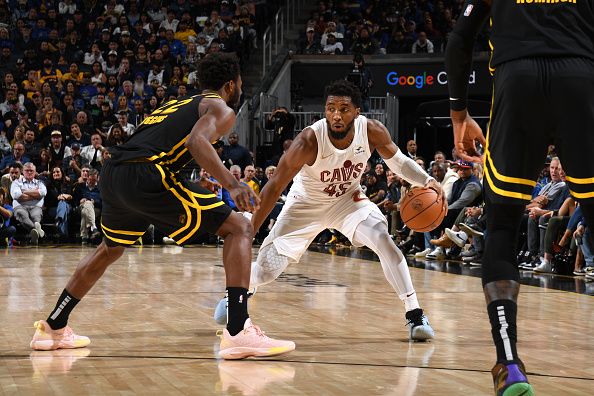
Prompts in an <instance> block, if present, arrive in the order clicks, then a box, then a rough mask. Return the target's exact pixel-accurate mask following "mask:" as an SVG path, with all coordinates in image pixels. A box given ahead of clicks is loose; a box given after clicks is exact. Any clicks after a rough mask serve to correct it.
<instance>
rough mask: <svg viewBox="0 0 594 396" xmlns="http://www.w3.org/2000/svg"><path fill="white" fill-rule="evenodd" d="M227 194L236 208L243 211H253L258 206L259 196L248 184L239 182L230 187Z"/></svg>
mask: <svg viewBox="0 0 594 396" xmlns="http://www.w3.org/2000/svg"><path fill="white" fill-rule="evenodd" d="M229 194H230V195H231V199H232V200H233V202H235V205H237V208H238V209H239V210H241V211H243V212H254V211H255V210H258V209H259V208H260V197H258V195H257V194H256V193H255V192H254V190H252V189H251V187H250V186H246V185H243V184H239V185H237V187H235V188H232V189H230V190H229Z"/></svg>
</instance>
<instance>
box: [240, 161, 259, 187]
mask: <svg viewBox="0 0 594 396" xmlns="http://www.w3.org/2000/svg"><path fill="white" fill-rule="evenodd" d="M241 181H242V182H244V183H245V184H247V185H248V186H250V188H251V189H252V190H254V191H255V192H256V194H260V180H258V179H256V168H255V167H254V165H248V166H246V167H245V169H244V170H243V179H241Z"/></svg>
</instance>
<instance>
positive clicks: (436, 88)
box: [291, 57, 491, 97]
mask: <svg viewBox="0 0 594 396" xmlns="http://www.w3.org/2000/svg"><path fill="white" fill-rule="evenodd" d="M380 62H382V61H378V62H374V63H371V62H369V63H367V67H369V69H371V73H372V74H373V80H374V86H373V88H372V89H371V92H370V96H384V95H386V93H390V94H393V95H396V96H400V97H406V96H409V97H412V96H434V97H438V96H447V95H448V87H447V74H446V72H445V66H444V63H443V58H435V59H427V60H426V61H421V62H419V61H411V62H410V63H404V62H400V61H399V62H390V61H389V60H385V63H380ZM351 66H352V64H351V63H346V62H344V61H343V62H333V61H332V58H330V57H329V58H328V59H327V62H324V63H318V62H307V61H305V60H304V61H295V62H294V63H293V65H292V71H291V82H292V83H294V84H298V85H300V87H301V88H302V91H301V94H302V95H303V96H304V97H319V96H321V95H322V91H321V87H324V86H325V85H327V84H328V83H329V82H330V81H333V80H336V79H338V78H345V77H346V76H347V75H348V74H349V73H350V72H351V71H352V67H351ZM469 77H470V78H469V83H470V84H469V94H470V95H473V96H490V95H491V75H490V73H489V68H488V61H486V60H475V61H474V62H473V67H472V72H471V74H470V76H469Z"/></svg>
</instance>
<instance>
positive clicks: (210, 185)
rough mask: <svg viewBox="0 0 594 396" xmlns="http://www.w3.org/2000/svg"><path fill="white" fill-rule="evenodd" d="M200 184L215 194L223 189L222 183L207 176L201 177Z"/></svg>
mask: <svg viewBox="0 0 594 396" xmlns="http://www.w3.org/2000/svg"><path fill="white" fill-rule="evenodd" d="M200 185H201V186H202V187H204V188H206V189H207V190H209V191H212V192H213V193H215V194H216V193H218V192H219V190H220V189H221V185H220V184H219V183H218V182H215V181H212V180H209V179H206V178H202V179H200Z"/></svg>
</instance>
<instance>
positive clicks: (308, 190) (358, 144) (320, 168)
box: [289, 115, 371, 202]
mask: <svg viewBox="0 0 594 396" xmlns="http://www.w3.org/2000/svg"><path fill="white" fill-rule="evenodd" d="M353 127H354V128H355V134H354V136H353V141H352V142H351V144H350V146H349V147H347V148H346V149H344V150H340V149H337V148H336V147H334V145H333V144H332V142H330V136H329V133H328V123H327V122H326V119H322V120H320V121H318V122H316V123H315V124H313V125H311V126H310V128H311V129H313V131H314V132H315V135H316V140H317V141H318V155H317V157H316V160H315V162H314V163H313V164H312V165H311V166H309V165H304V166H303V168H302V169H301V171H300V172H299V173H298V174H297V175H296V176H295V179H294V180H293V186H292V187H291V191H290V192H289V196H302V197H305V198H307V199H308V200H313V201H323V202H328V199H331V198H337V197H341V196H343V195H346V196H353V195H354V194H355V193H356V192H361V175H362V174H363V170H364V169H365V164H366V163H367V160H368V159H369V157H370V156H371V152H370V150H369V141H368V138H367V118H365V117H364V116H361V115H360V116H359V117H357V118H356V119H355V123H354V125H353Z"/></svg>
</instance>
